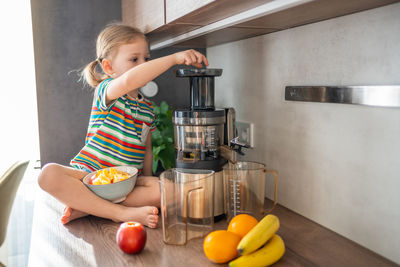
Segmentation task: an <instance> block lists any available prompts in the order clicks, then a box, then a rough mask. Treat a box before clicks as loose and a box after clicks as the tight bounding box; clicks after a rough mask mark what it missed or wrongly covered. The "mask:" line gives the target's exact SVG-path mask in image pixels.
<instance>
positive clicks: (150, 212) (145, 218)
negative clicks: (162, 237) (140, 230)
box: [122, 206, 158, 228]
mask: <svg viewBox="0 0 400 267" xmlns="http://www.w3.org/2000/svg"><path fill="white" fill-rule="evenodd" d="M157 214H158V209H157V208H156V207H152V206H144V207H126V210H125V212H124V214H123V217H122V221H124V222H129V221H134V222H140V223H141V224H143V225H146V226H148V227H150V228H156V227H157V223H158V215H157Z"/></svg>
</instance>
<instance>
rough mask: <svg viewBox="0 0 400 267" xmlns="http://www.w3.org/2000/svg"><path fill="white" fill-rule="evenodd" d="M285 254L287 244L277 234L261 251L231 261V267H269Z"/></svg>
mask: <svg viewBox="0 0 400 267" xmlns="http://www.w3.org/2000/svg"><path fill="white" fill-rule="evenodd" d="M284 253H285V244H284V243H283V240H282V238H281V237H280V236H279V235H277V234H275V235H273V236H272V238H271V239H270V240H269V241H268V242H267V243H266V244H265V245H264V246H263V247H262V248H260V249H259V250H257V251H255V252H253V253H251V254H248V255H244V256H240V257H239V258H237V259H235V260H233V261H231V262H230V263H229V267H244V266H251V267H261V266H269V265H271V264H273V263H275V262H277V261H278V260H279V259H280V258H282V256H283V254H284Z"/></svg>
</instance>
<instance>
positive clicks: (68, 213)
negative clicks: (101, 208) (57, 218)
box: [61, 206, 89, 224]
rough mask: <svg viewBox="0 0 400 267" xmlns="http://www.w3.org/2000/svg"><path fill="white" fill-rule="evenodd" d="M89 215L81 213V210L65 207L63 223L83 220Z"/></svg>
mask: <svg viewBox="0 0 400 267" xmlns="http://www.w3.org/2000/svg"><path fill="white" fill-rule="evenodd" d="M87 215H89V214H87V213H85V212H83V211H79V210H74V209H72V208H70V207H67V206H66V207H65V208H64V212H63V215H62V217H61V222H62V224H67V223H69V222H70V221H72V220H75V219H78V218H82V217H85V216H87Z"/></svg>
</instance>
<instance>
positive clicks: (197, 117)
mask: <svg viewBox="0 0 400 267" xmlns="http://www.w3.org/2000/svg"><path fill="white" fill-rule="evenodd" d="M221 74H222V69H178V70H177V71H176V76H177V77H187V78H189V83H190V107H189V108H187V109H177V110H175V111H174V113H173V116H172V122H173V124H174V141H175V152H176V158H175V163H176V167H177V168H183V169H205V170H212V171H214V172H215V175H214V217H215V220H219V219H222V218H223V217H224V216H225V213H226V212H225V202H226V200H225V194H224V184H223V175H222V167H223V166H224V165H225V164H226V163H227V161H228V160H229V161H231V162H235V161H236V153H239V154H243V152H242V151H241V148H242V147H247V146H246V145H245V144H242V143H240V142H238V138H237V137H236V128H235V110H234V109H233V108H215V103H214V94H215V88H214V78H215V77H218V76H221Z"/></svg>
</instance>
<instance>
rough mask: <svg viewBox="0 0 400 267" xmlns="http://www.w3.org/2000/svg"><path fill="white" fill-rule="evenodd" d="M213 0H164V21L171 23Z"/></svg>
mask: <svg viewBox="0 0 400 267" xmlns="http://www.w3.org/2000/svg"><path fill="white" fill-rule="evenodd" d="M212 2H215V0H165V14H166V15H165V22H166V23H167V24H168V23H171V22H173V21H174V20H177V19H179V18H181V17H183V16H185V15H187V14H189V13H191V12H193V11H195V10H197V9H199V8H201V7H203V6H206V5H208V4H210V3H212Z"/></svg>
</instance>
